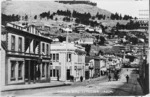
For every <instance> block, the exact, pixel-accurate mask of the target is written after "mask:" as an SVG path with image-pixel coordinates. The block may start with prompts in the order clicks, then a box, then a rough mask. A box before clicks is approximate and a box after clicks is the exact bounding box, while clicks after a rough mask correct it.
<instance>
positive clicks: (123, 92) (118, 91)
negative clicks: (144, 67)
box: [2, 68, 142, 96]
mask: <svg viewBox="0 0 150 97" xmlns="http://www.w3.org/2000/svg"><path fill="white" fill-rule="evenodd" d="M126 75H129V83H126V78H125V76H126ZM137 77H138V76H137V74H136V72H135V71H134V70H133V69H128V71H127V69H125V68H124V69H122V71H121V72H120V79H119V80H118V81H114V80H112V79H111V81H108V78H107V76H101V77H99V78H94V79H91V80H86V81H83V82H75V83H73V84H72V85H71V86H61V87H51V88H38V89H28V90H16V91H5V92H2V96H65V95H66V96H135V95H138V96H140V95H142V90H141V87H140V85H139V83H138V81H137Z"/></svg>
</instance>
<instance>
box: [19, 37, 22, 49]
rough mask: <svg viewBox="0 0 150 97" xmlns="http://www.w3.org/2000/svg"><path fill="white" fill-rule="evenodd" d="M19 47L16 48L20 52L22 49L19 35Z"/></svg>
mask: <svg viewBox="0 0 150 97" xmlns="http://www.w3.org/2000/svg"><path fill="white" fill-rule="evenodd" d="M18 45H19V48H18V51H19V52H21V51H22V38H21V37H19V44H18Z"/></svg>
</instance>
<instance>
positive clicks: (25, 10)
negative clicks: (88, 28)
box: [2, 1, 111, 16]
mask: <svg viewBox="0 0 150 97" xmlns="http://www.w3.org/2000/svg"><path fill="white" fill-rule="evenodd" d="M67 9H68V10H70V11H72V10H75V11H78V12H80V13H85V12H86V13H88V12H89V13H91V15H95V14H97V12H99V13H100V14H104V15H106V16H110V14H111V12H109V11H106V10H104V9H100V8H98V7H96V6H90V5H86V4H75V5H69V4H61V3H57V2H54V1H3V2H2V13H3V14H6V15H11V14H18V15H25V14H31V15H39V14H40V13H42V12H48V11H50V12H56V11H57V10H67Z"/></svg>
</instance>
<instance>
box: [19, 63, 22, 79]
mask: <svg viewBox="0 0 150 97" xmlns="http://www.w3.org/2000/svg"><path fill="white" fill-rule="evenodd" d="M22 66H23V62H19V65H18V77H19V78H18V79H19V80H20V79H22Z"/></svg>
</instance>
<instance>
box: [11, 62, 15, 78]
mask: <svg viewBox="0 0 150 97" xmlns="http://www.w3.org/2000/svg"><path fill="white" fill-rule="evenodd" d="M15 67H16V61H11V80H15Z"/></svg>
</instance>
